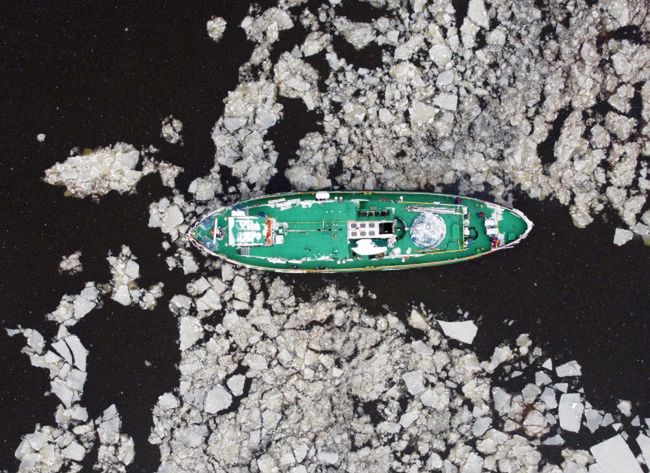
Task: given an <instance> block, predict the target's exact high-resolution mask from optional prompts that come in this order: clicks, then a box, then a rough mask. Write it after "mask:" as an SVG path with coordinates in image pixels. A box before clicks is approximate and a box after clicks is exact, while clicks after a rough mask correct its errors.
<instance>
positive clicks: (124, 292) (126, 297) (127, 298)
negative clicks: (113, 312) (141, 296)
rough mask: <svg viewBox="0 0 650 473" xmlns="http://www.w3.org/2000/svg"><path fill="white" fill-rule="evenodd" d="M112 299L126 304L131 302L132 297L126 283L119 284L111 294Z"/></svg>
mask: <svg viewBox="0 0 650 473" xmlns="http://www.w3.org/2000/svg"><path fill="white" fill-rule="evenodd" d="M111 299H113V300H114V301H115V302H117V303H119V304H122V305H124V306H127V305H129V304H131V302H132V299H131V292H130V291H129V287H128V286H127V285H126V284H122V285H120V286H118V287H117V289H116V290H115V291H113V293H112V294H111Z"/></svg>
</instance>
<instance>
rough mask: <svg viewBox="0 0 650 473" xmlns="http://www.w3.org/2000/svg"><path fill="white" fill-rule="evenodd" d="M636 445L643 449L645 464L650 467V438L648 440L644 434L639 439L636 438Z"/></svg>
mask: <svg viewBox="0 0 650 473" xmlns="http://www.w3.org/2000/svg"><path fill="white" fill-rule="evenodd" d="M636 443H637V444H638V445H639V448H640V449H641V454H642V455H643V459H644V460H645V464H646V465H650V438H648V437H647V436H645V435H643V434H639V435H638V437H637V438H636Z"/></svg>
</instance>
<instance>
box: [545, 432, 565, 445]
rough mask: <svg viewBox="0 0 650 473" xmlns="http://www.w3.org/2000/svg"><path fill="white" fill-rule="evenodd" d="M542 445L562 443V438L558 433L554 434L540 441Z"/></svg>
mask: <svg viewBox="0 0 650 473" xmlns="http://www.w3.org/2000/svg"><path fill="white" fill-rule="evenodd" d="M542 443H543V444H544V445H564V439H563V438H562V436H561V435H560V434H555V435H554V436H552V437H549V438H547V439H546V440H544V441H543V442H542Z"/></svg>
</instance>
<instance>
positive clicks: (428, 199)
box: [188, 191, 533, 272]
mask: <svg viewBox="0 0 650 473" xmlns="http://www.w3.org/2000/svg"><path fill="white" fill-rule="evenodd" d="M532 226H533V224H532V222H530V220H528V219H527V218H526V217H525V216H524V215H523V214H522V213H521V212H519V211H517V210H513V209H507V208H505V207H502V206H500V205H496V204H492V203H489V202H485V201H482V200H478V199H473V198H470V197H461V196H454V195H446V194H432V193H424V192H375V191H373V192H324V191H321V192H297V193H288V194H276V195H271V196H265V197H260V198H256V199H250V200H247V201H245V202H240V203H237V204H235V205H231V206H228V207H223V208H220V209H218V210H215V211H214V212H211V213H209V214H208V215H206V216H204V217H203V218H202V219H201V220H200V221H199V222H198V223H196V224H195V225H194V226H193V227H192V228H191V229H190V231H189V232H188V238H189V239H190V241H191V242H192V243H193V244H194V245H195V246H197V247H198V248H199V249H200V250H201V251H203V252H204V253H207V254H209V255H213V256H217V257H220V258H223V259H225V260H227V261H230V262H232V263H235V264H241V265H244V266H247V267H251V268H256V269H264V270H270V271H279V272H350V271H372V270H394V269H405V268H414V267H420V266H435V265H442V264H450V263H459V262H461V261H467V260H470V259H473V258H477V257H479V256H483V255H486V254H488V253H492V252H495V251H499V250H502V249H505V248H510V247H512V246H513V245H515V244H516V243H518V242H519V241H520V240H522V239H523V238H525V237H526V236H527V235H528V233H529V232H530V230H531V228H532Z"/></svg>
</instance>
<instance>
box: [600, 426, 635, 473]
mask: <svg viewBox="0 0 650 473" xmlns="http://www.w3.org/2000/svg"><path fill="white" fill-rule="evenodd" d="M590 450H591V454H592V455H593V456H594V459H595V460H596V464H597V465H598V466H599V467H600V469H601V471H602V472H603V473H643V470H642V469H641V466H640V465H639V462H637V461H636V458H635V457H634V454H633V453H632V451H631V450H630V447H628V445H627V443H626V442H625V440H623V437H621V436H620V435H615V436H613V437H612V438H609V439H607V440H605V441H604V442H601V443H599V444H597V445H594V446H593V447H591V448H590Z"/></svg>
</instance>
